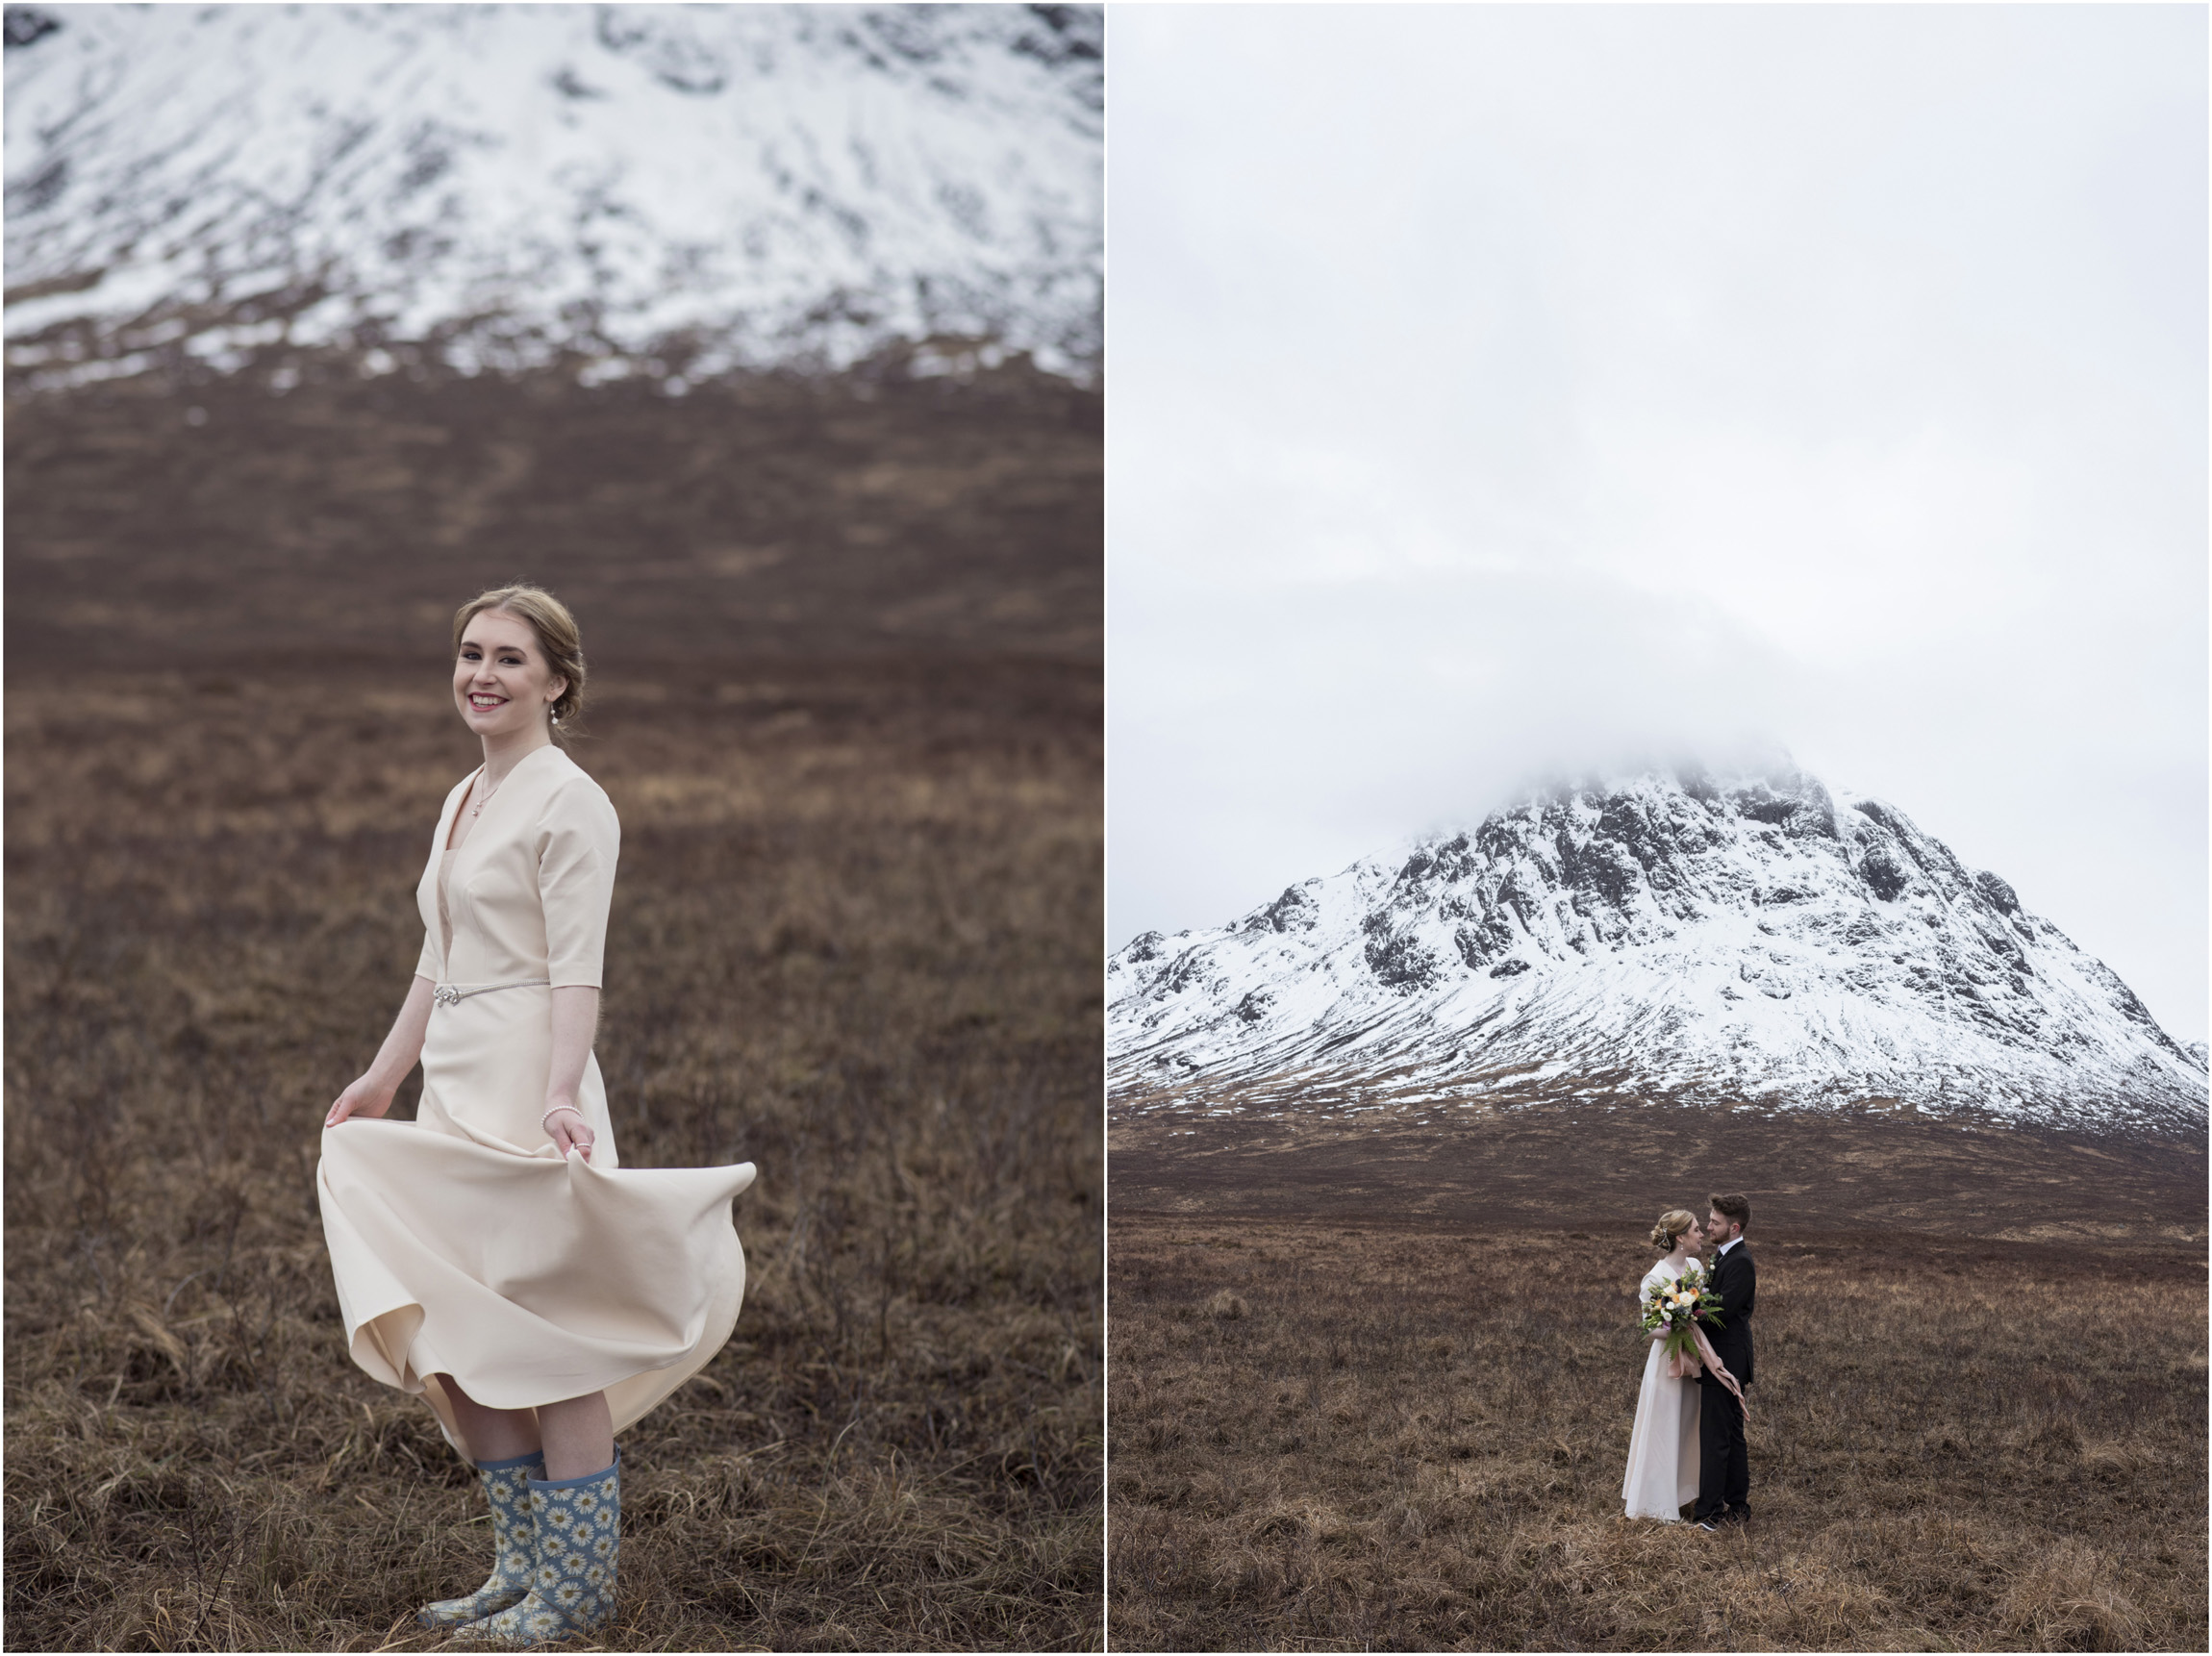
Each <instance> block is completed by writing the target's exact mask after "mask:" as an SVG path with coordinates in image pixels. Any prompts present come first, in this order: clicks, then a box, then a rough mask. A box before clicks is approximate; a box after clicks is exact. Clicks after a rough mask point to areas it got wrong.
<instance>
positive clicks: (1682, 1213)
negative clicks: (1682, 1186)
mask: <svg viewBox="0 0 2212 1656" xmlns="http://www.w3.org/2000/svg"><path fill="white" fill-rule="evenodd" d="M1696 1225H1697V1215H1696V1214H1694V1213H1691V1212H1690V1211H1689V1210H1688V1209H1687V1208H1669V1209H1668V1210H1667V1211H1666V1212H1665V1213H1663V1214H1661V1215H1660V1216H1659V1222H1658V1223H1657V1224H1655V1225H1653V1226H1652V1227H1651V1245H1652V1246H1653V1247H1655V1248H1657V1249H1658V1250H1659V1251H1660V1252H1661V1253H1672V1252H1673V1251H1674V1242H1675V1241H1676V1239H1677V1238H1679V1237H1682V1236H1684V1235H1686V1234H1687V1233H1688V1232H1689V1231H1691V1230H1692V1229H1694V1228H1695V1227H1696Z"/></svg>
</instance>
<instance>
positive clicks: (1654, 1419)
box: [1621, 1208, 1705, 1523]
mask: <svg viewBox="0 0 2212 1656" xmlns="http://www.w3.org/2000/svg"><path fill="white" fill-rule="evenodd" d="M1651 1245H1652V1246H1653V1247H1654V1248H1656V1249H1658V1250H1659V1252H1660V1254H1661V1255H1662V1256H1664V1257H1662V1258H1661V1259H1660V1261H1659V1263H1658V1264H1657V1265H1655V1266H1653V1267H1651V1268H1650V1269H1649V1270H1648V1271H1646V1273H1645V1275H1644V1280H1643V1282H1642V1283H1641V1284H1639V1285H1638V1287H1637V1291H1636V1292H1637V1300H1638V1303H1639V1304H1641V1303H1642V1301H1643V1300H1644V1299H1645V1298H1646V1296H1647V1295H1649V1293H1650V1292H1651V1291H1652V1290H1653V1289H1654V1288H1656V1287H1658V1286H1660V1285H1662V1284H1665V1283H1671V1282H1675V1281H1678V1280H1679V1279H1680V1278H1681V1276H1682V1274H1683V1273H1684V1272H1685V1271H1686V1270H1688V1269H1689V1268H1690V1267H1691V1266H1692V1264H1693V1263H1695V1262H1694V1261H1693V1259H1692V1257H1691V1256H1692V1255H1694V1254H1695V1253H1697V1250H1698V1249H1700V1248H1702V1247H1703V1246H1704V1245H1705V1233H1704V1231H1703V1230H1702V1229H1701V1228H1700V1227H1699V1225H1698V1223H1697V1215H1696V1214H1693V1213H1691V1212H1689V1211H1688V1210H1687V1209H1684V1208H1670V1209H1669V1210H1668V1211H1667V1212H1666V1213H1663V1214H1661V1215H1660V1216H1659V1222H1658V1223H1657V1224H1655V1225H1653V1226H1652V1227H1651ZM1660 1338H1661V1337H1659V1336H1657V1335H1654V1336H1653V1337H1652V1339H1651V1342H1650V1345H1649V1348H1648V1349H1647V1350H1646V1353H1645V1357H1644V1384H1643V1387H1642V1389H1641V1390H1640V1391H1639V1392H1638V1393H1636V1424H1635V1426H1634V1427H1633V1428H1631V1430H1630V1431H1629V1434H1628V1473H1627V1476H1626V1477H1624V1478H1622V1479H1621V1498H1622V1499H1623V1500H1624V1501H1626V1502H1627V1504H1628V1516H1629V1517H1630V1518H1658V1519H1659V1520H1660V1521H1661V1522H1663V1523H1673V1522H1674V1521H1675V1520H1676V1519H1678V1518H1681V1516H1682V1509H1683V1508H1684V1507H1685V1506H1687V1505H1689V1504H1690V1503H1691V1502H1692V1501H1695V1500H1696V1499H1697V1445H1698V1439H1697V1419H1698V1413H1697V1412H1698V1388H1697V1361H1696V1360H1695V1359H1683V1360H1681V1361H1671V1360H1670V1359H1669V1358H1668V1357H1667V1356H1666V1354H1665V1353H1664V1352H1663V1351H1662V1350H1661V1349H1660Z"/></svg>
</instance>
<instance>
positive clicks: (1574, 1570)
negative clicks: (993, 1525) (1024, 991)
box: [1108, 1105, 2207, 1650]
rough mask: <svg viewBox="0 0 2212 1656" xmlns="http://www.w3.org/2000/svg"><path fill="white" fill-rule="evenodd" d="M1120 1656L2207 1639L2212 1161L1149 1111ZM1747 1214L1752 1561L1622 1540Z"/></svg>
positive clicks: (1940, 1127)
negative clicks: (1646, 1396) (1682, 1330)
mask: <svg viewBox="0 0 2212 1656" xmlns="http://www.w3.org/2000/svg"><path fill="white" fill-rule="evenodd" d="M1109 1154H1110V1158H1111V1163H1112V1179H1111V1222H1110V1235H1111V1242H1110V1263H1109V1276H1110V1280H1111V1284H1112V1292H1111V1312H1110V1317H1109V1326H1110V1329H1111V1353H1110V1358H1111V1362H1110V1374H1111V1382H1110V1397H1109V1411H1108V1418H1109V1423H1110V1432H1111V1436H1112V1443H1113V1450H1112V1457H1111V1481H1110V1492H1109V1502H1108V1513H1109V1518H1108V1530H1109V1536H1110V1544H1109V1575H1110V1581H1111V1588H1110V1593H1111V1598H1110V1604H1109V1610H1108V1628H1109V1633H1108V1637H1109V1642H1110V1643H1111V1645H1112V1646H1113V1647H1115V1648H1118V1649H1129V1650H1144V1649H1162V1648H1172V1649H1251V1648H1262V1649H1373V1650H1391V1649H1395V1650H1420V1649H1477V1650H1479V1649H1563V1650H1572V1649H1699V1648H1701V1649H2164V1650H2197V1649H2201V1648H2203V1646H2204V1643H2205V1638H2206V1624H2205V1606H2206V1574H2205V1557H2206V1539H2207V1538H2206V1524H2205V1495H2206V1490H2205V1464H2206V1463H2205V1454H2206V1441H2205V1405H2206V1371H2205V1334H2206V1328H2205V1231H2204V1212H2205V1156H2204V1146H2203V1144H2202V1142H2201V1141H2194V1142H2190V1141H2184V1142H2174V1141H2164V1142H2161V1141H2157V1140H2138V1141H2116V1140H2107V1141H2098V1140H2089V1139H2081V1138H2066V1137H2061V1136H2054V1135H2044V1134H2035V1133H2028V1132H2019V1131H2008V1130H2001V1129H1996V1130H1993V1129H1989V1128H1987V1127H1986V1126H1985V1127H1978V1128H1970V1127H1966V1126H1962V1125H1961V1124H1959V1123H1956V1122H1951V1121H1927V1120H1921V1119H1917V1118H1912V1117H1899V1116H1898V1115H1895V1114H1892V1113H1887V1112H1882V1111H1878V1110H1876V1111H1868V1112H1861V1113H1853V1114H1849V1115H1845V1116H1840V1117H1826V1118H1803V1117H1800V1118H1795V1119H1793V1118H1790V1117H1779V1118H1769V1117H1759V1116H1756V1115H1754V1114H1752V1113H1749V1112H1742V1113H1719V1112H1700V1111H1694V1110H1688V1109H1676V1108H1665V1107H1652V1108H1646V1109H1639V1108H1635V1107H1633V1106H1625V1105H1624V1106H1621V1107H1616V1108H1613V1109H1605V1108H1603V1107H1596V1108H1592V1109H1587V1110H1582V1111H1576V1110H1571V1109H1548V1110H1529V1111H1525V1112H1513V1111H1502V1112H1498V1113H1496V1114H1495V1115H1488V1116H1482V1117H1472V1116H1470V1117H1467V1118H1464V1119H1460V1120H1456V1121H1440V1120H1437V1119H1433V1118H1432V1119H1429V1120H1426V1121H1423V1120H1420V1119H1418V1118H1417V1117H1413V1116H1411V1115H1408V1116H1405V1117H1394V1116H1391V1115H1389V1114H1387V1113H1380V1114H1376V1115H1370V1116H1345V1115H1338V1116H1337V1117H1334V1118H1333V1119H1325V1118H1320V1117H1296V1116H1293V1115H1291V1114H1289V1113H1283V1114H1280V1115H1278V1116H1277V1117H1276V1118H1274V1119H1267V1118H1263V1117H1257V1116H1243V1117H1240V1116H1234V1115H1221V1116H1215V1117H1208V1116H1203V1115H1199V1114H1195V1113H1188V1112H1174V1111H1163V1112H1156V1113H1151V1114H1144V1113H1140V1112H1120V1113H1118V1115H1117V1117H1116V1120H1115V1122H1114V1125H1113V1128H1112V1131H1111V1134H1110V1150H1109ZM1724 1188H1737V1189H1744V1190H1747V1192H1749V1193H1750V1195H1751V1197H1752V1200H1753V1203H1754V1208H1755V1214H1754V1222H1753V1229H1752V1233H1751V1243H1752V1246H1753V1248H1754V1251H1755V1256H1756V1258H1757V1259H1758V1261H1759V1267H1760V1270H1759V1303H1758V1311H1757V1316H1756V1321H1755V1323H1754V1329H1755V1332H1756V1336H1757V1340H1758V1379H1757V1384H1756V1385H1755V1386H1754V1387H1753V1388H1752V1390H1751V1404H1752V1418H1751V1435H1750V1442H1751V1474H1752V1491H1751V1501H1752V1509H1753V1512H1754V1515H1755V1517H1754V1519H1753V1521H1752V1522H1751V1524H1750V1525H1749V1526H1747V1528H1746V1529H1743V1530H1723V1531H1722V1532H1721V1533H1720V1534H1718V1535H1707V1534H1704V1533H1702V1532H1699V1531H1697V1530H1695V1529H1693V1528H1691V1527H1689V1526H1687V1525H1680V1526H1669V1525H1660V1524H1654V1523H1630V1522H1628V1521H1627V1520H1625V1519H1624V1518H1622V1517H1621V1472H1622V1468H1623V1467H1624V1465H1625V1462H1626V1457H1627V1445H1628V1434H1629V1427H1630V1422H1631V1418H1632V1415H1633V1410H1634V1404H1635V1395H1636V1388H1637V1383H1638V1378H1639V1375H1640V1372H1641V1365H1642V1346H1641V1343H1640V1342H1639V1340H1638V1338H1637V1336H1636V1334H1635V1329H1634V1292H1635V1285H1636V1283H1637V1281H1638V1279H1639V1278H1640V1277H1641V1275H1642V1274H1643V1272H1644V1271H1645V1270H1646V1268H1648V1266H1649V1263H1650V1260H1651V1259H1652V1257H1653V1255H1652V1253H1651V1251H1650V1249H1649V1247H1648V1246H1647V1245H1646V1242H1645V1240H1644V1236H1645V1232H1646V1230H1647V1229H1648V1228H1649V1226H1650V1223H1651V1220H1652V1219H1653V1218H1654V1217H1656V1216H1657V1214H1658V1213H1659V1212H1660V1210H1661V1209H1662V1208H1664V1207H1667V1206H1671V1205H1676V1204H1682V1205H1697V1206H1700V1207H1701V1206H1702V1200H1703V1198H1704V1197H1705V1196H1706V1195H1707V1194H1709V1193H1710V1192H1712V1191H1714V1190H1716V1189H1724Z"/></svg>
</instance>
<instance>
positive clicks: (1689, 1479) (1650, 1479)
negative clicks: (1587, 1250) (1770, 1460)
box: [1621, 1195, 1758, 1530]
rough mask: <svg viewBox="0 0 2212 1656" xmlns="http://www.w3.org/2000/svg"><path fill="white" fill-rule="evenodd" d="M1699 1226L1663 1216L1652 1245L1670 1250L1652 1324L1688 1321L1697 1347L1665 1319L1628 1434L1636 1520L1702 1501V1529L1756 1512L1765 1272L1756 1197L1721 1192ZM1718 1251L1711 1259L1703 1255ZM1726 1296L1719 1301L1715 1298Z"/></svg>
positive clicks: (1649, 1316) (1685, 1216)
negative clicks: (1670, 1330) (1670, 1331)
mask: <svg viewBox="0 0 2212 1656" xmlns="http://www.w3.org/2000/svg"><path fill="white" fill-rule="evenodd" d="M1710 1209H1711V1211H1710V1212H1708V1213H1707V1214H1706V1216H1705V1219H1704V1222H1703V1223H1702V1224H1700V1223H1699V1222H1698V1219H1697V1215H1695V1214H1692V1213H1689V1212H1687V1211H1685V1210H1682V1209H1673V1210H1671V1211H1670V1212H1667V1213H1664V1214H1661V1215H1660V1216H1659V1222H1658V1224H1656V1225H1655V1226H1653V1227H1652V1230H1651V1245H1652V1246H1653V1247H1655V1248H1657V1249H1658V1250H1659V1251H1660V1252H1661V1253H1662V1254H1664V1255H1665V1256H1666V1257H1665V1258H1663V1259H1662V1260H1660V1262H1659V1263H1658V1264H1657V1265H1655V1266H1653V1267H1651V1270H1650V1273H1649V1274H1648V1275H1646V1277H1645V1278H1644V1281H1643V1284H1642V1286H1641V1288H1640V1289H1639V1291H1638V1301H1639V1304H1640V1305H1641V1306H1642V1307H1643V1308H1644V1309H1645V1313H1646V1316H1645V1326H1646V1328H1647V1329H1649V1328H1652V1327H1654V1325H1658V1324H1662V1323H1663V1322H1664V1321H1665V1319H1667V1318H1669V1317H1675V1318H1676V1319H1677V1326H1681V1325H1683V1323H1682V1319H1683V1318H1686V1317H1690V1316H1691V1313H1690V1312H1689V1311H1688V1310H1687V1309H1685V1310H1683V1311H1680V1312H1677V1311H1674V1310H1672V1307H1674V1306H1680V1307H1683V1308H1688V1307H1690V1306H1691V1305H1692V1298H1691V1296H1692V1295H1695V1296H1696V1300H1695V1304H1696V1311H1695V1317H1694V1320H1691V1321H1688V1322H1687V1327H1688V1330H1689V1333H1690V1335H1691V1337H1692V1339H1693V1340H1694V1343H1695V1354H1693V1353H1692V1352H1691V1351H1690V1350H1687V1349H1681V1347H1682V1346H1683V1345H1684V1344H1685V1343H1686V1342H1683V1341H1681V1340H1676V1341H1675V1342H1672V1344H1674V1345H1675V1346H1676V1348H1677V1352H1678V1354H1674V1355H1671V1354H1670V1351H1669V1346H1670V1343H1671V1342H1670V1341H1669V1339H1668V1335H1667V1331H1666V1328H1665V1327H1664V1326H1660V1327H1659V1329H1658V1332H1655V1333H1653V1334H1652V1336H1651V1342H1650V1349H1649V1351H1648V1352H1647V1354H1646V1356H1645V1359H1644V1387H1643V1390H1642V1391H1641V1392H1640V1393H1638V1394H1637V1397H1636V1425H1635V1429H1634V1430H1633V1431H1632V1432H1631V1433H1630V1434H1629V1438H1628V1475H1627V1477H1626V1478H1625V1479H1623V1480H1622V1482H1621V1497H1622V1498H1623V1499H1624V1500H1626V1502H1627V1503H1628V1516H1629V1517H1630V1518H1658V1519H1661V1520H1662V1521H1664V1522H1667V1523H1672V1522H1673V1521H1674V1520H1675V1519H1676V1518H1680V1517H1681V1514H1682V1508H1683V1507H1684V1506H1685V1505H1687V1504H1688V1503H1690V1502H1691V1501H1693V1500H1694V1501H1696V1502H1697V1511H1696V1514H1695V1519H1696V1522H1697V1527H1698V1528H1699V1529H1706V1530H1711V1529H1718V1528H1720V1527H1721V1526H1722V1524H1727V1523H1743V1522H1745V1521H1746V1520H1747V1519H1748V1518H1750V1516H1751V1514H1750V1507H1749V1505H1748V1502H1749V1499H1750V1493H1751V1465H1750V1459H1749V1456H1748V1453H1747V1449H1746V1446H1745V1442H1744V1388H1745V1387H1747V1386H1749V1385H1750V1384H1751V1308H1752V1302H1753V1300H1754V1299H1755V1298H1756V1297H1757V1291H1758V1273H1757V1271H1756V1270H1755V1268H1754V1267H1753V1266H1752V1264H1751V1250H1750V1249H1749V1248H1748V1247H1747V1246H1746V1245H1745V1243H1744V1232H1745V1230H1746V1228H1747V1227H1748V1226H1749V1224H1750V1222H1751V1204H1750V1203H1749V1202H1748V1201H1747V1200H1745V1199H1744V1197H1742V1196H1738V1195H1723V1196H1714V1197H1712V1198H1710ZM1708 1248H1709V1249H1711V1250H1712V1258H1711V1260H1710V1262H1709V1263H1704V1264H1700V1262H1699V1261H1698V1259H1697V1254H1699V1253H1700V1252H1702V1251H1704V1250H1706V1249H1708ZM1715 1300H1718V1301H1719V1303H1718V1305H1715V1304H1714V1301H1715Z"/></svg>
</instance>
